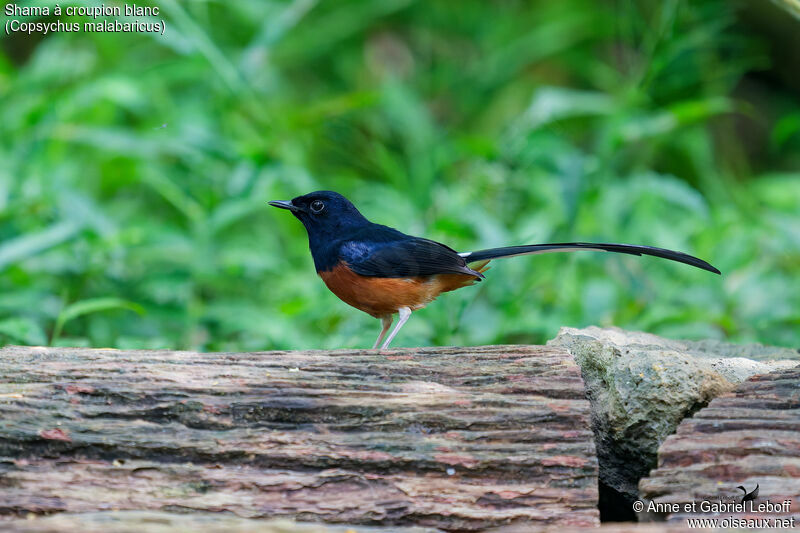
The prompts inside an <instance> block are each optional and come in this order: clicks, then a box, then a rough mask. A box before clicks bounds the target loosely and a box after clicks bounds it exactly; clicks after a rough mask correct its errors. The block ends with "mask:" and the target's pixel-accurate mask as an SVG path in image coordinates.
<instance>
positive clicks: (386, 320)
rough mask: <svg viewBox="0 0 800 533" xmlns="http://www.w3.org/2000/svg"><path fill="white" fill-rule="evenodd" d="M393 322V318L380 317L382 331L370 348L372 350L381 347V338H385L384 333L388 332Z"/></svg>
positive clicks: (387, 316) (388, 316) (390, 316)
mask: <svg viewBox="0 0 800 533" xmlns="http://www.w3.org/2000/svg"><path fill="white" fill-rule="evenodd" d="M393 321H394V317H393V316H392V315H386V316H382V317H381V324H382V325H383V329H381V334H380V335H378V340H376V341H375V344H374V345H373V346H372V349H373V350H374V349H375V348H377V347H378V346H380V345H381V341H382V340H383V337H385V336H386V332H387V331H389V328H390V327H391V326H392V322H393Z"/></svg>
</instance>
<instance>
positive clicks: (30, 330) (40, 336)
mask: <svg viewBox="0 0 800 533" xmlns="http://www.w3.org/2000/svg"><path fill="white" fill-rule="evenodd" d="M0 335H5V336H7V337H9V338H11V339H12V340H14V341H16V342H20V343H22V344H27V345H29V346H44V345H45V344H47V337H46V336H45V334H44V330H43V329H42V328H41V326H40V325H39V324H38V323H37V322H35V321H34V320H32V319H30V318H24V317H18V318H7V319H5V320H0Z"/></svg>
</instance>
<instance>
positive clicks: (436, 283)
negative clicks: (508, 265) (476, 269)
mask: <svg viewBox="0 0 800 533" xmlns="http://www.w3.org/2000/svg"><path fill="white" fill-rule="evenodd" d="M318 274H319V277H321V278H322V281H324V282H325V285H327V286H328V288H329V289H330V290H331V292H333V294H335V295H336V296H338V297H339V298H340V299H341V300H342V301H343V302H345V303H347V304H350V305H352V306H353V307H355V308H356V309H360V310H362V311H364V312H365V313H369V314H370V315H372V316H374V317H376V318H380V317H383V316H387V315H391V314H392V313H396V312H397V310H398V309H400V308H401V307H409V308H411V309H412V310H415V309H422V308H423V307H425V306H426V305H428V304H429V303H430V302H432V301H433V300H434V299H435V298H436V297H437V296H439V295H440V294H441V293H443V292H448V291H454V290H456V289H460V288H461V287H465V286H467V285H472V284H473V283H474V282H475V281H476V280H477V278H476V277H475V276H470V275H469V274H436V275H434V276H415V277H410V278H375V277H369V276H361V275H360V274H356V273H355V272H353V271H352V270H350V269H349V268H348V267H347V265H346V264H344V263H339V264H338V265H336V266H335V267H333V269H331V270H329V271H327V272H318Z"/></svg>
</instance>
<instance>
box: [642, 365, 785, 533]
mask: <svg viewBox="0 0 800 533" xmlns="http://www.w3.org/2000/svg"><path fill="white" fill-rule="evenodd" d="M799 384H800V366H798V367H795V368H790V369H785V370H780V371H775V372H771V373H769V374H762V375H757V376H753V377H751V378H750V379H748V380H747V381H745V382H743V383H741V384H740V385H738V386H737V387H736V389H735V390H734V391H733V392H730V393H727V394H725V395H723V396H720V397H718V398H716V399H714V400H713V401H712V402H711V403H710V404H709V405H708V407H706V408H704V409H701V410H700V411H698V412H697V413H696V414H695V415H694V416H693V417H692V418H688V419H686V420H684V421H683V422H681V424H680V425H679V426H678V431H677V433H676V434H675V435H672V436H670V437H668V438H667V439H666V440H665V441H664V443H663V444H662V445H661V448H660V449H659V451H658V468H656V469H655V470H653V471H652V472H651V473H650V476H649V477H647V478H644V479H642V481H641V482H640V484H639V488H640V490H641V493H642V496H643V497H644V498H646V499H647V500H651V501H654V502H656V503H658V504H659V506H658V507H659V512H654V513H650V515H649V516H648V517H647V518H650V519H667V520H670V521H683V520H684V519H686V518H689V517H709V516H717V517H719V518H726V517H738V518H750V519H771V520H773V523H772V526H773V527H774V526H775V522H774V520H776V519H781V520H783V519H786V518H789V517H791V516H793V515H794V516H795V517H796V523H795V524H794V527H795V528H796V527H800V518H797V514H798V512H800V386H799ZM740 485H741V486H743V487H745V489H746V490H747V491H749V492H752V491H753V490H754V489H755V488H756V487H757V486H758V488H759V490H758V495H757V497H755V499H753V500H752V504H751V503H750V502H745V507H744V508H743V509H736V508H735V507H730V506H726V507H725V508H724V509H725V511H724V512H719V513H716V512H713V511H714V509H711V511H712V512H703V509H702V507H703V504H702V502H712V503H714V502H723V503H726V504H727V503H733V504H737V503H741V502H742V497H743V496H744V492H743V491H741V489H738V488H737V487H738V486H740ZM767 500H769V501H770V502H771V503H773V504H782V505H783V504H784V502H786V501H790V502H791V504H790V505H788V506H783V507H781V508H779V509H772V510H770V511H765V510H759V505H760V504H764V503H765V502H766V501H767ZM692 502H695V507H694V508H692V507H687V506H686V504H689V505H690V506H691V503H692ZM666 504H670V505H669V506H668V505H666ZM672 504H677V505H678V507H677V510H678V511H677V512H672V509H671V508H670V506H671V505H672ZM653 507H656V506H653ZM707 507H710V506H707ZM664 509H666V511H664Z"/></svg>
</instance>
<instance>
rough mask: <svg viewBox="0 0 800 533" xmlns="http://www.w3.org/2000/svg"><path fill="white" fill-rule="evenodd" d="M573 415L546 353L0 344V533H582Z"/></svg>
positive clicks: (584, 408) (564, 366)
mask: <svg viewBox="0 0 800 533" xmlns="http://www.w3.org/2000/svg"><path fill="white" fill-rule="evenodd" d="M589 411H590V408H589V402H588V401H587V400H586V399H585V396H584V387H583V380H582V379H581V376H580V369H579V368H578V366H577V365H576V364H575V362H574V360H573V358H572V356H570V355H569V354H568V353H567V352H566V351H565V350H563V349H560V348H553V347H544V346H486V347H471V348H419V349H406V350H388V351H381V352H376V351H371V350H362V351H334V352H322V351H311V352H261V353H217V354H214V353H196V352H170V351H119V350H89V349H74V348H72V349H70V348H23V347H6V348H4V349H3V350H0V520H2V519H3V517H5V518H11V517H14V516H25V515H27V514H29V513H32V514H34V515H45V514H51V513H59V512H64V513H81V514H83V513H96V512H98V511H110V510H114V509H119V510H121V511H125V510H131V511H138V510H141V511H186V512H189V511H191V512H208V511H213V512H216V513H221V514H222V513H224V514H233V515H236V516H239V517H242V518H289V519H293V520H298V521H305V522H328V523H337V524H349V525H358V526H359V528H360V526H364V525H368V526H386V527H402V526H412V525H414V526H421V527H431V528H437V529H446V530H460V531H461V530H463V531H467V530H474V529H484V528H486V527H492V526H499V525H504V524H509V523H525V524H528V525H530V526H534V525H536V524H551V525H562V526H564V525H576V526H595V525H597V524H598V523H599V520H598V511H597V458H596V456H595V447H594V439H593V435H592V432H591V429H590V425H589ZM65 520H67V519H66V518H65ZM76 520H78V521H79V519H76ZM76 523H77V522H76ZM65 524H66V522H65ZM56 529H57V528H56ZM70 529H83V528H82V527H80V528H71V527H66V526H65V527H64V530H70ZM144 529H147V528H144ZM187 529H190V530H191V529H192V528H187ZM201 529H203V528H201ZM359 530H360V529H359Z"/></svg>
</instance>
